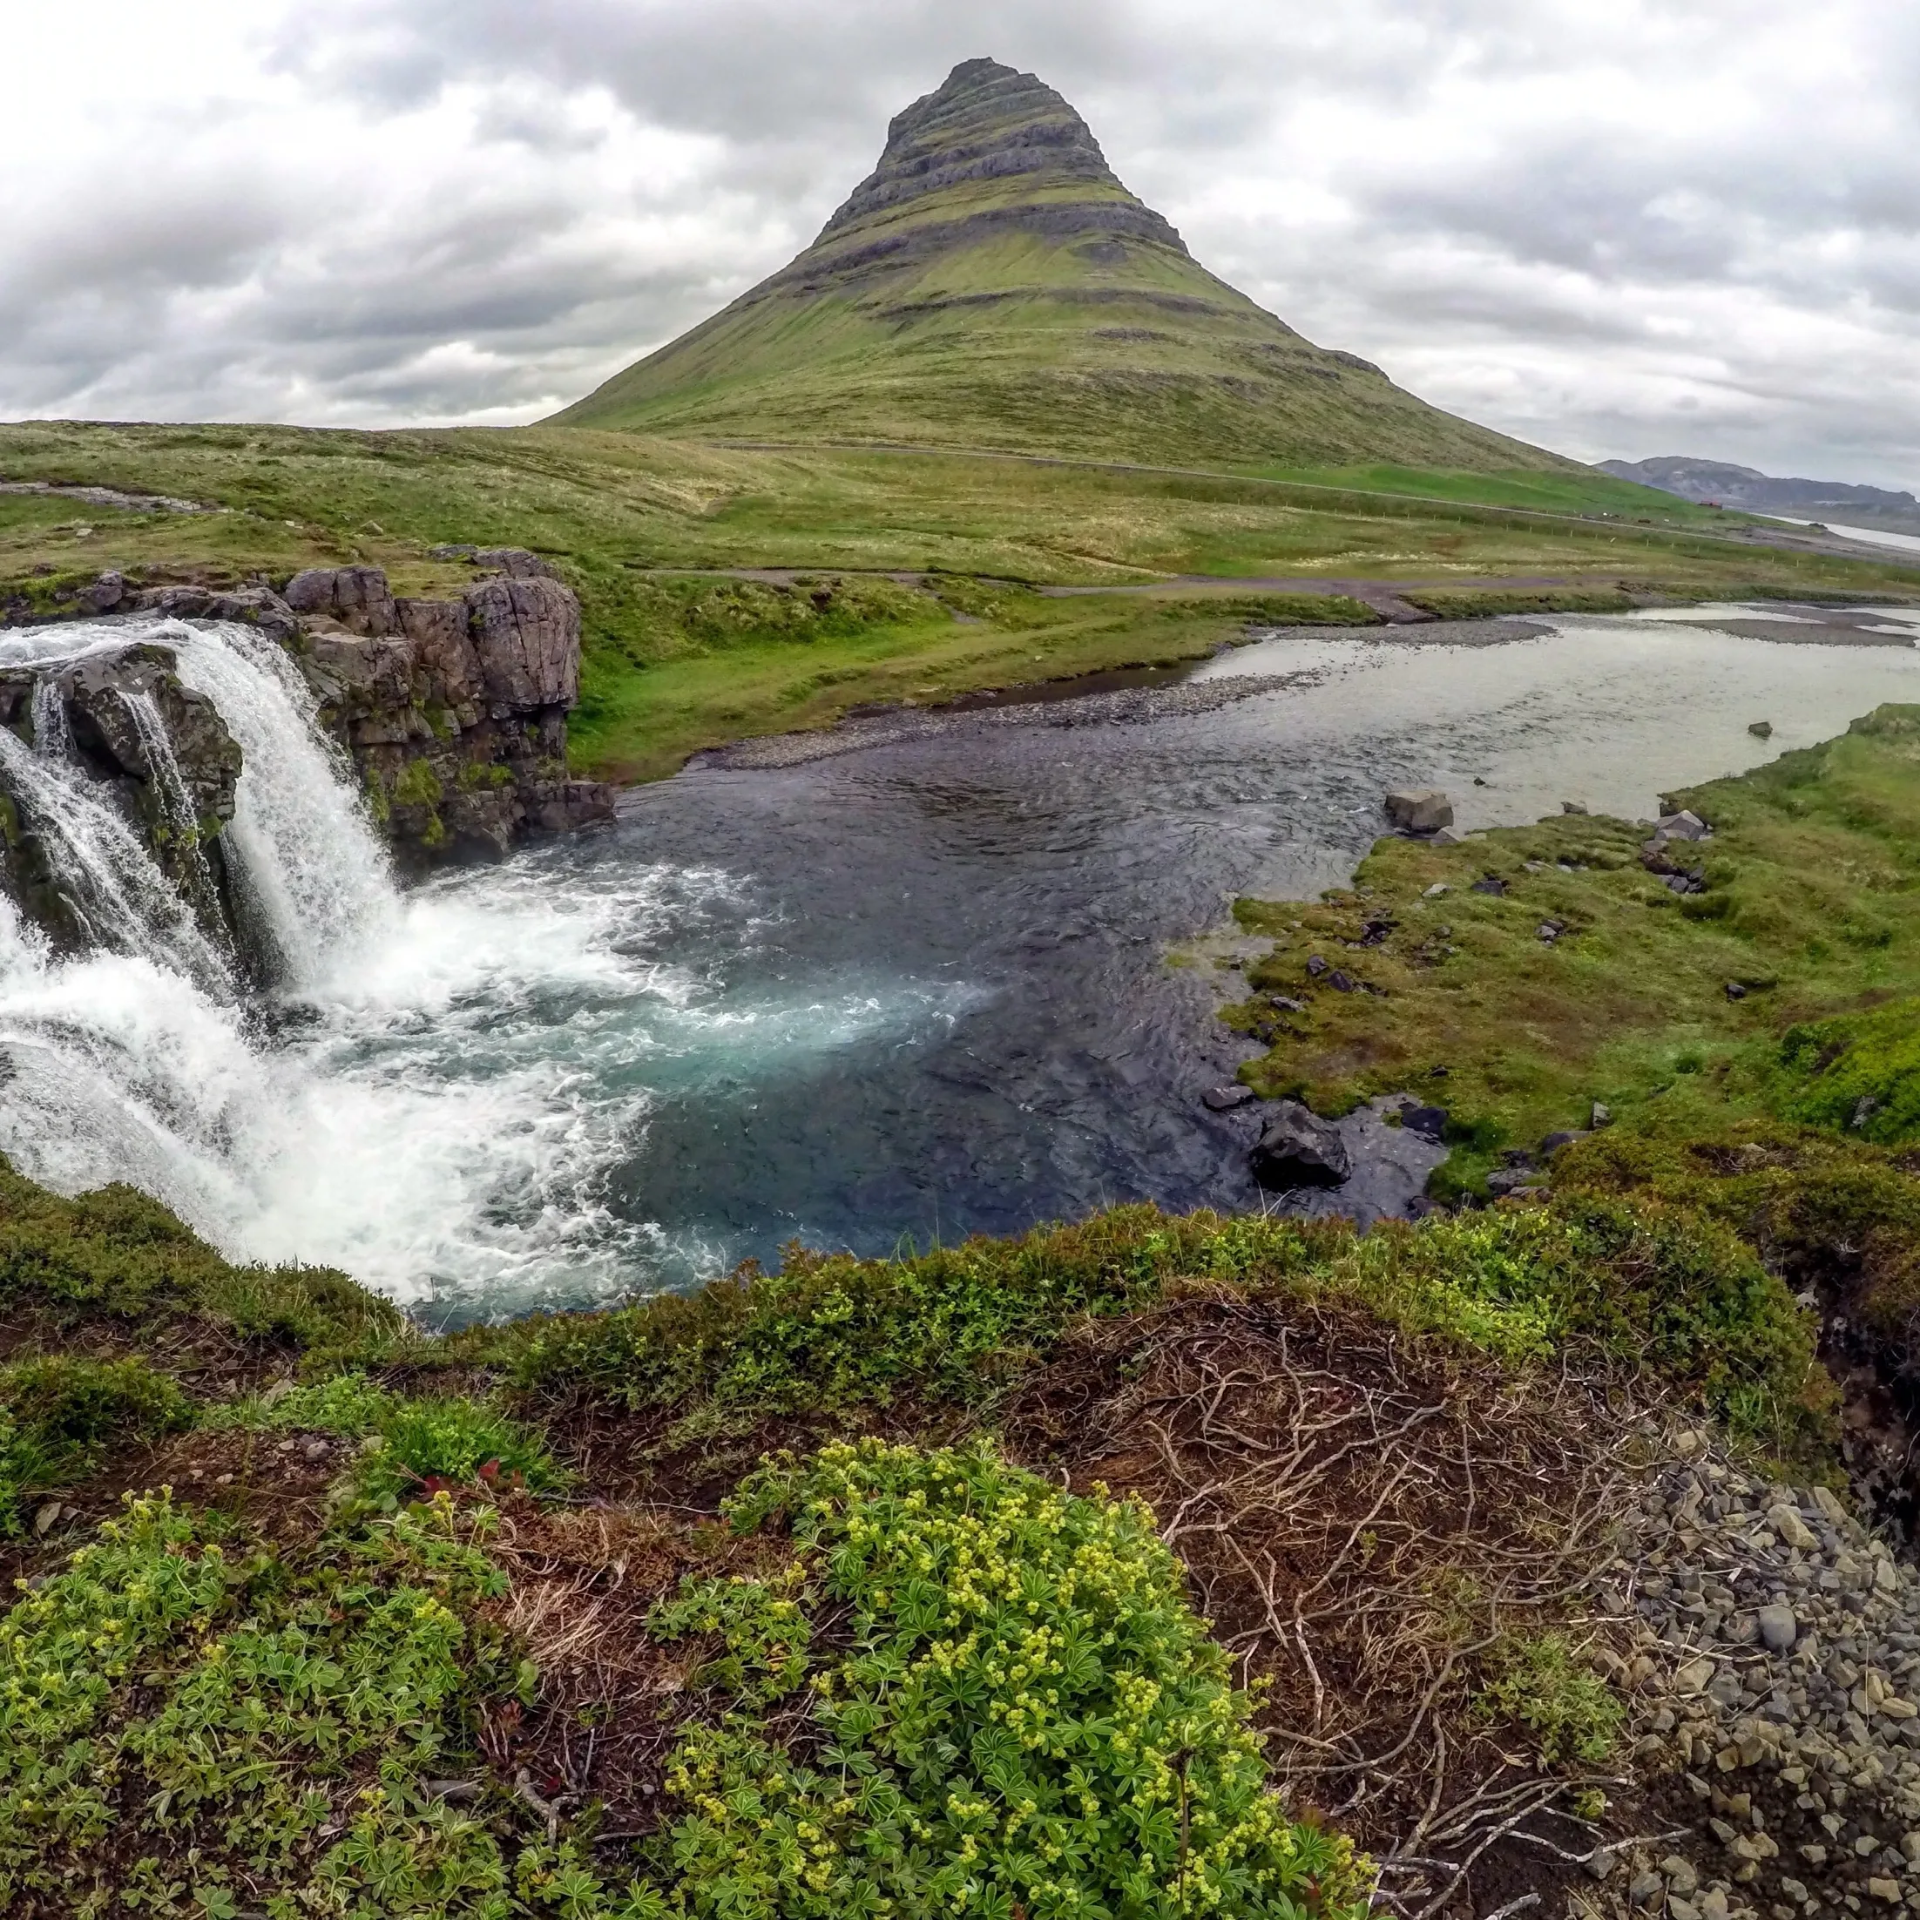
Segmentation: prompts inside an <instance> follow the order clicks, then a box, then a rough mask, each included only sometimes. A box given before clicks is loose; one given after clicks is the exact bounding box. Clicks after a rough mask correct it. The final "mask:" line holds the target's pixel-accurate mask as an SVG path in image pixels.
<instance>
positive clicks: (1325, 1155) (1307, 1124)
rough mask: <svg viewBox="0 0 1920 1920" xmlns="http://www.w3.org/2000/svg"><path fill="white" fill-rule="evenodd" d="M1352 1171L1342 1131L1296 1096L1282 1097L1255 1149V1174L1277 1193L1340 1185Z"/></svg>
mask: <svg viewBox="0 0 1920 1920" xmlns="http://www.w3.org/2000/svg"><path fill="white" fill-rule="evenodd" d="M1352 1172H1353V1160H1352V1156H1351V1155H1350V1154H1349V1153H1348V1152H1347V1143H1346V1142H1345V1141H1344V1140H1343V1139H1341V1137H1340V1131H1339V1129H1338V1128H1337V1127H1335V1126H1332V1125H1331V1124H1329V1123H1328V1122H1327V1121H1325V1120H1322V1119H1321V1118H1320V1117H1319V1116H1318V1115H1317V1114H1315V1113H1313V1112H1312V1111H1310V1110H1309V1109H1308V1108H1306V1107H1303V1106H1302V1105H1301V1104H1300V1102H1299V1101H1297V1100H1282V1101H1281V1102H1280V1105H1279V1107H1278V1108H1277V1109H1276V1111H1275V1113H1274V1117H1273V1118H1272V1119H1271V1120H1270V1121H1268V1123H1267V1125H1266V1128H1265V1130H1264V1131H1263V1132H1262V1133H1261V1135H1260V1140H1259V1144H1258V1145H1257V1146H1256V1147H1255V1148H1254V1150H1253V1177H1254V1178H1255V1179H1256V1180H1258V1181H1259V1182H1260V1184H1261V1185H1262V1186H1263V1187H1266V1188H1268V1189H1270V1190H1271V1191H1273V1192H1275V1193H1288V1192H1291V1191H1292V1190H1293V1189H1294V1188H1296V1187H1337V1186H1339V1185H1340V1184H1341V1183H1342V1182H1343V1181H1344V1180H1346V1178H1347V1177H1348V1176H1349V1175H1350V1174H1351V1173H1352Z"/></svg>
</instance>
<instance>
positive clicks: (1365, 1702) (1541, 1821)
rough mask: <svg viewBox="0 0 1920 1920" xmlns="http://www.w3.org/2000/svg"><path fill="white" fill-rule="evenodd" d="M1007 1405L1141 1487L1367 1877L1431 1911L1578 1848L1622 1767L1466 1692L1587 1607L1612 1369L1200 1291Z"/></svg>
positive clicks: (1086, 1349) (1045, 1433)
mask: <svg viewBox="0 0 1920 1920" xmlns="http://www.w3.org/2000/svg"><path fill="white" fill-rule="evenodd" d="M1008 1424H1009V1436H1010V1438H1012V1439H1013V1441H1014V1442H1015V1444H1016V1445H1018V1446H1019V1447H1020V1448H1021V1449H1022V1450H1023V1451H1026V1452H1027V1453H1029V1454H1030V1455H1031V1456H1033V1457H1035V1458H1040V1457H1047V1458H1051V1459H1053V1460H1056V1461H1059V1462H1061V1463H1063V1464H1064V1465H1065V1466H1066V1468H1067V1469H1068V1471H1069V1472H1070V1474H1071V1477H1072V1479H1073V1480H1074V1482H1075V1484H1076V1485H1084V1484H1086V1483H1089V1482H1091V1481H1093V1480H1096V1479H1097V1480H1102V1481H1105V1482H1106V1483H1107V1484H1108V1485H1110V1486H1112V1487H1113V1488H1114V1489H1115V1490H1116V1491H1127V1492H1134V1493H1139V1494H1141V1495H1142V1496H1144V1497H1145V1498H1146V1499H1147V1500H1148V1501H1149V1502H1150V1503H1151V1504H1152V1506H1153V1507H1154V1509H1155V1512H1156V1513H1157V1514H1158V1515H1159V1517H1160V1521H1161V1526H1162V1531H1163V1533H1164V1535H1165V1537H1166V1539H1167V1541H1168V1542H1169V1544H1170V1545H1172V1546H1173V1547H1174V1548H1175V1550H1176V1551H1177V1552H1178V1553H1179V1554H1180V1555H1181V1557H1182V1558H1183V1559H1184V1560H1185V1562H1186V1564H1187V1567H1188V1569H1189V1572H1190V1574H1191V1577H1192V1579H1193V1582H1194V1585H1195V1588H1196V1590H1197V1592H1198V1594H1199V1596H1200V1599H1201V1601H1202V1604H1203V1607H1204V1610H1205V1612H1206V1613H1207V1615H1208V1616H1209V1617H1210V1618H1211V1619H1212V1621H1213V1622H1214V1625H1215V1628H1216V1631H1217V1632H1218V1633H1219V1635H1220V1637H1221V1639H1222V1640H1223V1641H1224V1642H1225V1643H1226V1645H1227V1646H1228V1647H1229V1648H1230V1649H1231V1650H1232V1651H1233V1652H1234V1653H1235V1654H1236V1655H1237V1656H1238V1657H1239V1658H1240V1660H1241V1662H1242V1663H1243V1670H1244V1672H1245V1673H1246V1675H1247V1677H1248V1678H1249V1679H1250V1680H1251V1679H1260V1680H1264V1681H1265V1682H1266V1683H1267V1685H1268V1687H1269V1688H1270V1692H1269V1695H1268V1699H1267V1703H1266V1709H1265V1713H1264V1723H1265V1726H1266V1728H1267V1731H1268V1735H1269V1751H1270V1753H1271V1755H1272V1758H1273V1760H1274V1763H1275V1766H1276V1770H1277V1771H1278V1773H1279V1775H1280V1776H1281V1778H1282V1779H1283V1780H1284V1782H1285V1783H1286V1785H1287V1786H1288V1787H1289V1789H1290V1790H1291V1792H1292V1794H1293V1796H1294V1798H1295V1800H1296V1801H1297V1802H1299V1803H1301V1804H1307V1805H1313V1806H1317V1807H1318V1808H1320V1809H1321V1810H1322V1811H1323V1812H1324V1813H1325V1814H1326V1815H1327V1816H1328V1817H1330V1818H1335V1819H1338V1820H1339V1821H1340V1823H1341V1824H1342V1825H1343V1826H1345V1827H1346V1828H1347V1829H1348V1830H1349V1831H1352V1832H1354V1833H1355V1834H1356V1835H1357V1836H1358V1837H1359V1838H1360V1839H1362V1840H1363V1841H1364V1842H1365V1843H1366V1844H1367V1845H1368V1846H1369V1847H1370V1848H1371V1849H1372V1850H1373V1851H1374V1853H1375V1855H1376V1857H1377V1858H1378V1860H1379V1861H1380V1864H1381V1868H1382V1888H1381V1899H1382V1903H1383V1904H1384V1905H1386V1906H1388V1907H1390V1908H1392V1909H1394V1910H1396V1911H1399V1912H1401V1913H1402V1914H1404V1915H1406V1916H1408V1920H1427V1917H1428V1916H1431V1915H1434V1914H1437V1913H1439V1912H1441V1911H1443V1910H1444V1909H1446V1908H1447V1907H1448V1906H1449V1905H1450V1903H1453V1902H1454V1901H1455V1900H1456V1899H1457V1898H1459V1897H1461V1896H1463V1894H1466V1893H1468V1892H1471V1893H1472V1894H1473V1895H1474V1896H1475V1897H1476V1898H1478V1897H1479V1896H1480V1894H1481V1891H1482V1888H1481V1886H1480V1884H1478V1883H1480V1882H1486V1883H1487V1884H1488V1887H1489V1889H1490V1890H1491V1889H1494V1888H1497V1887H1498V1886H1499V1885H1501V1884H1503V1883H1512V1884H1518V1885H1526V1884H1528V1882H1527V1881H1526V1880H1525V1879H1520V1880H1518V1881H1517V1882H1513V1880H1512V1876H1513V1873H1514V1871H1515V1868H1514V1866H1513V1864H1512V1863H1514V1862H1516V1861H1517V1860H1519V1859H1521V1858H1524V1857H1527V1856H1529V1855H1530V1856H1531V1857H1532V1858H1533V1859H1535V1860H1536V1861H1540V1862H1550V1863H1555V1864H1557V1865H1558V1866H1559V1867H1560V1868H1561V1869H1562V1870H1568V1871H1570V1870H1571V1869H1572V1867H1573V1865H1574V1864H1575V1863H1577V1862H1579V1861H1580V1860H1581V1859H1582V1858H1584V1857H1586V1856H1587V1855H1589V1854H1591V1852H1592V1850H1593V1848H1594V1847H1595V1846H1596V1845H1597V1844H1598V1835H1597V1832H1596V1831H1595V1830H1593V1829H1591V1828H1589V1827H1588V1826H1587V1824H1586V1823H1585V1822H1583V1821H1580V1820H1579V1819H1577V1818H1576V1817H1575V1815H1574V1814H1573V1812H1572V1811H1570V1809H1571V1808H1572V1807H1573V1806H1574V1805H1575V1804H1577V1803H1576V1802H1575V1800H1574V1796H1575V1795H1576V1794H1578V1793H1579V1792H1581V1791H1583V1790H1586V1789H1591V1788H1595V1787H1597V1788H1600V1789H1601V1790H1603V1791H1604V1790H1606V1789H1607V1788H1609V1787H1611V1786H1615V1785H1617V1784H1618V1783H1617V1782H1614V1781H1612V1780H1610V1779H1607V1778H1605V1777H1603V1776H1598V1775H1594V1776H1581V1777H1578V1778H1575V1777H1570V1776H1568V1775H1567V1774H1564V1773H1555V1772H1552V1771H1550V1770H1548V1769H1545V1768H1543V1767H1542V1766H1541V1764H1540V1763H1539V1759H1538V1755H1537V1753H1536V1752H1535V1751H1533V1750H1532V1748H1531V1744H1530V1743H1529V1742H1526V1741H1524V1740H1521V1739H1518V1738H1516V1737H1515V1730H1514V1729H1513V1728H1511V1727H1503V1726H1501V1725H1499V1724H1496V1723H1495V1722H1494V1721H1493V1720H1492V1719H1491V1718H1489V1717H1488V1716H1487V1715H1486V1714H1484V1713H1483V1712H1481V1711H1480V1710H1479V1708H1478V1707H1477V1705H1476V1698H1475V1696H1476V1692H1477V1688H1478V1685H1479V1682H1480V1677H1481V1675H1482V1672H1483V1663H1484V1662H1485V1661H1486V1659H1487V1657H1488V1656H1489V1655H1490V1654H1492V1653H1493V1652H1494V1651H1495V1650H1496V1649H1497V1648H1499V1647H1501V1646H1502V1644H1503V1643H1507V1642H1510V1641H1511V1640H1513V1639H1516V1638H1520V1637H1525V1636H1527V1635H1529V1634H1533V1633H1537V1632H1539V1631H1541V1630H1542V1629H1543V1628H1546V1627H1549V1626H1555V1625H1558V1624H1559V1623H1561V1622H1563V1621H1564V1620H1566V1619H1568V1618H1569V1617H1570V1616H1571V1614H1573V1613H1574V1612H1577V1611H1578V1609H1577V1608H1573V1607H1570V1605H1569V1603H1570V1602H1571V1601H1573V1600H1574V1599H1575V1598H1576V1597H1577V1596H1579V1595H1580V1594H1581V1593H1582V1591H1583V1589H1585V1588H1586V1587H1588V1585H1589V1584H1590V1582H1591V1580H1592V1578H1593V1576H1594V1574H1595V1573H1596V1572H1597V1570H1598V1568H1599V1566H1600V1565H1601V1564H1602V1562H1604V1560H1605V1559H1606V1558H1607V1555H1608V1552H1609V1541H1610V1538H1611V1532H1610V1526H1611V1522H1610V1516H1614V1515H1617V1514H1619V1513H1620V1512H1621V1511H1622V1509H1623V1507H1624V1505H1625V1504H1626V1503H1625V1500H1624V1498H1623V1494H1622V1486H1623V1482H1624V1480H1625V1479H1626V1477H1627V1476H1628V1474H1629V1473H1630V1471H1631V1464H1630V1455H1631V1452H1632V1449H1633V1445H1634V1434H1635V1431H1636V1427H1635V1422H1634V1420H1633V1419H1632V1417H1631V1416H1630V1414H1629V1412H1628V1410H1627V1409H1626V1408H1625V1407H1624V1405H1622V1404H1621V1403H1620V1402H1619V1400H1618V1399H1617V1397H1614V1396H1610V1394H1609V1392H1608V1391H1607V1383H1605V1382H1603V1381H1599V1380H1595V1379H1589V1378H1582V1377H1578V1376H1576V1375H1575V1374H1574V1373H1573V1372H1572V1371H1571V1370H1564V1371H1562V1372H1560V1373H1559V1374H1557V1375H1547V1376H1544V1377H1543V1376H1535V1377H1532V1378H1526V1379H1521V1378H1518V1377H1516V1376H1515V1375H1514V1374H1512V1373H1511V1372H1508V1371H1504V1370H1501V1369H1499V1368H1496V1367H1493V1366H1491V1365H1482V1364H1477V1363H1475V1362H1474V1361H1472V1360H1471V1359H1466V1358H1456V1357H1453V1356H1449V1355H1441V1354H1440V1353H1438V1352H1437V1351H1436V1349H1434V1348H1433V1347H1432V1346H1431V1345H1429V1344H1426V1343H1417V1344H1416V1343H1411V1342H1408V1341H1407V1340H1405V1339H1404V1338H1402V1337H1400V1336H1399V1335H1397V1334H1396V1333H1395V1332H1394V1331H1393V1330H1392V1329H1390V1328H1388V1327H1385V1326H1382V1325H1381V1324H1380V1323H1378V1322H1376V1321H1372V1320H1368V1319H1363V1318H1361V1317H1359V1316H1357V1315H1350V1314H1347V1313H1344V1312H1342V1311H1340V1310H1339V1309H1338V1308H1336V1307H1333V1306H1329V1305H1325V1304H1314V1303H1303V1302H1302V1301H1300V1300H1299V1299H1297V1298H1287V1299H1284V1300H1257V1299H1256V1300H1248V1299H1246V1298H1244V1297H1241V1296H1238V1295H1220V1296H1212V1295H1204V1296H1200V1297H1195V1298H1189V1299H1187V1300H1184V1301H1181V1302H1178V1303H1175V1304H1173V1305H1170V1306H1168V1307H1165V1308H1162V1309H1161V1310H1159V1311H1158V1312H1157V1313H1155V1314H1153V1315H1151V1316H1147V1317H1146V1318H1144V1319H1143V1320H1135V1321H1133V1322H1131V1323H1128V1324H1124V1325H1113V1324H1107V1325H1101V1324H1098V1323H1094V1324H1089V1325H1088V1326H1086V1327H1084V1328H1082V1329H1081V1330H1080V1332H1079V1334H1078V1335H1077V1337H1076V1340H1075V1342H1074V1344H1073V1346H1072V1348H1071V1350H1070V1351H1069V1352H1068V1353H1067V1354H1066V1355H1065V1356H1064V1357H1063V1358H1062V1359H1061V1360H1060V1361H1059V1362H1058V1363H1057V1364H1056V1365H1055V1366H1053V1367H1052V1368H1050V1369H1049V1370H1048V1371H1047V1373H1045V1374H1044V1375H1042V1376H1041V1377H1040V1378H1039V1379H1038V1380H1037V1381H1036V1382H1035V1383H1034V1384H1033V1385H1032V1386H1031V1387H1030V1388H1029V1389H1028V1390H1027V1391H1026V1392H1025V1393H1023V1394H1022V1396H1021V1397H1020V1399H1019V1400H1018V1401H1017V1402H1016V1403H1015V1404H1014V1405H1013V1406H1012V1407H1011V1408H1010V1410H1009V1419H1008ZM1516 1749H1520V1750H1516ZM1503 1858H1504V1860H1505V1861H1506V1862H1507V1863H1508V1865H1507V1866H1506V1868H1505V1870H1504V1871H1503V1872H1494V1871H1492V1863H1495V1862H1497V1861H1499V1860H1501V1859H1503ZM1482 1863H1489V1865H1486V1866H1483V1865H1482ZM1476 1870H1477V1871H1476Z"/></svg>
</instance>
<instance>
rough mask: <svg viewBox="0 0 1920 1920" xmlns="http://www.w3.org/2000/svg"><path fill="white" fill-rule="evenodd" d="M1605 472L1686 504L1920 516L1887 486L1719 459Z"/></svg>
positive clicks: (1669, 457)
mask: <svg viewBox="0 0 1920 1920" xmlns="http://www.w3.org/2000/svg"><path fill="white" fill-rule="evenodd" d="M1600 471H1601V472H1602V473H1610V474H1612V475H1613V476H1614V478H1615V479H1617V480H1637V481H1638V482H1639V483H1640V485H1641V486H1643V487H1658V488H1659V489H1660V491H1661V492H1662V493H1677V494H1678V495H1679V496H1680V497H1681V499H1683V500H1695V501H1700V502H1702V503H1705V502H1712V503H1714V504H1715V505H1718V506H1722V507H1741V508H1744V509H1745V510H1746V511H1748V512H1749V513H1785V514H1803V513H1818V512H1820V511H1821V510H1823V509H1832V508H1836V507H1838V508H1843V509H1847V510H1850V511H1852V512H1854V513H1868V514H1874V513H1880V514H1900V515H1904V516H1906V517H1908V518H1913V517H1914V516H1916V515H1920V500H1915V498H1914V497H1913V495H1912V494H1910V493H1896V492H1894V491H1892V490H1891V489H1890V488H1887V487H1860V486H1853V485H1850V484H1849V483H1848V482H1846V481H1844V480H1776V479H1773V478H1771V477H1770V476H1768V475H1767V474H1764V473H1760V472H1758V471H1757V470H1756V469H1754V468H1752V467H1733V466H1728V465H1726V464H1725V463H1724V462H1722V461H1718V460H1689V459H1688V458H1686V456H1685V455H1683V454H1662V455H1661V456H1660V457H1659V458H1657V459H1653V460H1602V461H1601V462H1600Z"/></svg>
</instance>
